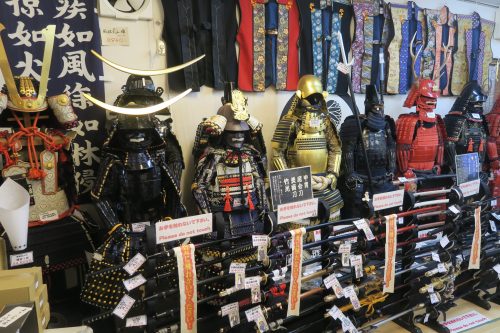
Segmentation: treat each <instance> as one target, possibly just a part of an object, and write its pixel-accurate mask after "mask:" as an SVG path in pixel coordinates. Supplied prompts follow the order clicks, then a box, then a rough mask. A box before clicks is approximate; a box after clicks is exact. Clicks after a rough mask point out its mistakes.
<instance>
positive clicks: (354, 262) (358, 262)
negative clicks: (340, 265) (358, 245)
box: [351, 254, 363, 279]
mask: <svg viewBox="0 0 500 333" xmlns="http://www.w3.org/2000/svg"><path fill="white" fill-rule="evenodd" d="M351 267H353V268H354V274H355V276H356V279H359V278H361V277H363V256H362V255H360V254H358V255H352V256H351Z"/></svg>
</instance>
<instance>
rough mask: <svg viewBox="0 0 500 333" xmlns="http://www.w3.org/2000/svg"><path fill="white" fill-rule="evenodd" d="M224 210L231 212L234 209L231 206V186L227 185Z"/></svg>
mask: <svg viewBox="0 0 500 333" xmlns="http://www.w3.org/2000/svg"><path fill="white" fill-rule="evenodd" d="M224 201H225V203H224V211H225V212H230V211H232V210H233V209H232V207H231V194H229V186H226V195H225V196H224Z"/></svg>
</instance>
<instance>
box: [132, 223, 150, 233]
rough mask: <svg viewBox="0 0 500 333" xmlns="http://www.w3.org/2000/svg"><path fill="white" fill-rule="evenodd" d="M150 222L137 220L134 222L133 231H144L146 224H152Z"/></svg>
mask: <svg viewBox="0 0 500 333" xmlns="http://www.w3.org/2000/svg"><path fill="white" fill-rule="evenodd" d="M150 225H151V223H150V222H136V223H132V232H144V230H146V226H150Z"/></svg>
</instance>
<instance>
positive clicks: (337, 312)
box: [328, 305, 345, 319]
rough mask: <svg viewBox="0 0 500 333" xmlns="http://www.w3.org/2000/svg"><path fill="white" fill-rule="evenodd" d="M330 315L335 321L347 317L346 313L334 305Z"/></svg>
mask: <svg viewBox="0 0 500 333" xmlns="http://www.w3.org/2000/svg"><path fill="white" fill-rule="evenodd" d="M328 314H329V315H330V316H331V317H332V318H333V319H339V318H342V317H345V315H344V313H343V312H342V311H340V309H339V308H338V307H337V306H336V305H334V306H333V307H332V308H331V309H330V310H328Z"/></svg>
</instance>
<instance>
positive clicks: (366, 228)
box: [353, 219, 375, 241]
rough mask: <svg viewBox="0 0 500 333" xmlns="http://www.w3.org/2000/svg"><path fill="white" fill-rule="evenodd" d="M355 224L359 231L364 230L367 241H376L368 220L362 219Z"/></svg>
mask: <svg viewBox="0 0 500 333" xmlns="http://www.w3.org/2000/svg"><path fill="white" fill-rule="evenodd" d="M353 223H354V225H355V226H356V228H358V230H362V231H363V232H364V233H365V236H366V239H367V240H369V241H371V240H374V239H375V236H374V235H373V232H372V230H371V229H370V225H369V224H368V222H367V221H366V219H360V220H357V221H354V222H353Z"/></svg>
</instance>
